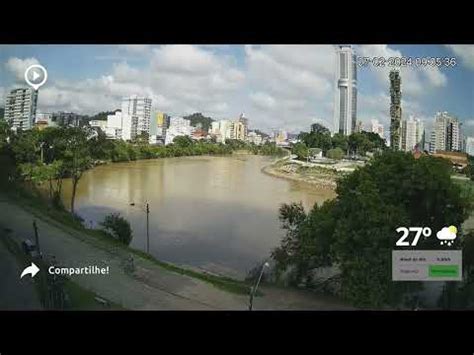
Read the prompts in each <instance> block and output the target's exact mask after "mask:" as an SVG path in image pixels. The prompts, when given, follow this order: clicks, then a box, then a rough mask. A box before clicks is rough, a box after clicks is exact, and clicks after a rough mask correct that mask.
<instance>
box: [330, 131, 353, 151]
mask: <svg viewBox="0 0 474 355" xmlns="http://www.w3.org/2000/svg"><path fill="white" fill-rule="evenodd" d="M331 143H332V148H340V149H342V151H343V152H344V153H348V150H349V142H348V138H347V136H345V135H343V134H341V133H336V134H335V135H334V136H333V137H332V142H331Z"/></svg>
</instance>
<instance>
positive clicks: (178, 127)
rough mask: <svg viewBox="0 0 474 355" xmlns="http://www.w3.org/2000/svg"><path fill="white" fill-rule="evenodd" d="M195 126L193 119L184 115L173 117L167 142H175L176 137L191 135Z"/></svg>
mask: <svg viewBox="0 0 474 355" xmlns="http://www.w3.org/2000/svg"><path fill="white" fill-rule="evenodd" d="M194 130H195V127H193V126H191V121H190V120H186V119H184V118H182V117H171V118H170V126H169V128H168V129H167V131H166V138H165V144H166V145H167V144H170V143H173V140H174V139H175V137H178V136H189V137H190V136H191V135H192V134H193V132H194Z"/></svg>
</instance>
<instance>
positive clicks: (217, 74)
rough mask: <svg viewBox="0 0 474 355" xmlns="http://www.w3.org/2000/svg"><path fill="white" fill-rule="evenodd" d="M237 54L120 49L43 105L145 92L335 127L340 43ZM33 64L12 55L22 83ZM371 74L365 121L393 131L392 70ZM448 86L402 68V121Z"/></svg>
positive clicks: (172, 106) (187, 107) (58, 85)
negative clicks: (111, 59) (111, 61)
mask: <svg viewBox="0 0 474 355" xmlns="http://www.w3.org/2000/svg"><path fill="white" fill-rule="evenodd" d="M231 50H232V51H231ZM234 50H235V48H233V47H232V46H227V47H225V48H223V47H221V46H219V47H216V46H193V45H166V46H137V45H133V46H120V48H119V50H116V51H115V54H116V55H118V57H117V58H120V59H118V60H116V62H115V63H114V64H112V65H111V66H110V68H109V69H108V70H106V71H104V72H103V73H102V75H100V76H96V77H93V78H89V79H84V80H78V81H67V80H61V79H60V78H55V77H52V76H50V78H49V79H48V82H47V83H46V85H45V86H44V87H42V88H41V90H40V96H39V105H40V107H39V108H40V110H42V111H54V110H71V111H78V112H83V113H95V112H98V111H104V110H111V109H115V108H118V107H120V100H121V98H122V97H123V96H128V95H132V94H138V95H147V96H150V97H151V98H152V100H153V106H154V107H155V108H156V109H159V110H164V111H166V112H168V113H170V114H172V115H184V114H188V113H192V112H196V111H200V112H202V113H203V114H207V115H210V116H212V117H215V118H218V119H220V118H233V117H237V115H238V114H239V113H240V112H245V113H246V115H247V116H248V117H249V119H250V124H251V127H252V128H263V129H266V130H269V129H273V128H285V129H288V130H291V131H300V130H308V129H309V126H310V124H311V123H313V122H316V121H319V122H322V123H323V124H324V125H325V126H326V127H328V128H330V129H331V128H332V121H333V103H334V86H335V85H334V80H335V78H334V69H335V68H334V66H335V51H334V47H333V46H330V45H264V46H245V47H244V50H243V54H244V58H243V61H237V58H236V57H235V52H234ZM356 51H357V55H361V56H385V57H389V56H402V53H400V52H399V51H395V50H393V49H392V48H390V47H388V46H384V45H380V46H378V45H377V46H373V45H371V46H357V47H356ZM112 52H113V51H112ZM231 53H233V55H231ZM112 54H113V53H112ZM137 58H139V59H140V60H139V61H136V60H135V59H137ZM33 62H37V60H36V59H35V58H27V59H24V58H23V59H20V58H10V59H9V60H8V61H7V62H6V65H5V69H6V70H8V71H9V72H12V73H14V74H15V76H16V77H17V79H19V80H21V82H23V72H24V69H26V67H27V66H28V65H30V64H33ZM144 62H145V63H146V64H145V65H144V64H143V63H144ZM137 63H140V66H138V64H137ZM361 70H364V69H360V70H359V74H360V71H361ZM365 70H368V71H370V72H369V73H364V75H362V77H363V78H364V81H365V83H363V84H366V85H365V86H364V85H360V84H361V82H360V80H361V75H359V82H360V84H359V94H358V119H361V120H362V121H363V122H370V120H371V119H374V118H376V119H379V120H380V121H381V122H382V123H383V124H384V126H385V128H386V130H388V127H389V106H390V100H389V96H388V91H389V87H388V85H389V80H388V72H389V69H387V68H385V69H376V68H371V69H365ZM365 74H367V75H365ZM446 84H447V79H446V76H445V74H444V73H442V72H441V71H439V70H438V69H428V68H426V69H402V92H403V101H402V107H403V116H404V117H408V115H411V114H414V115H417V116H418V117H427V116H428V115H427V114H426V113H425V112H424V110H423V109H422V107H421V106H420V105H419V102H420V101H419V100H421V99H423V98H424V99H426V98H427V97H428V95H429V93H431V92H432V91H433V90H436V89H438V88H442V87H444V86H446ZM0 93H1V92H0Z"/></svg>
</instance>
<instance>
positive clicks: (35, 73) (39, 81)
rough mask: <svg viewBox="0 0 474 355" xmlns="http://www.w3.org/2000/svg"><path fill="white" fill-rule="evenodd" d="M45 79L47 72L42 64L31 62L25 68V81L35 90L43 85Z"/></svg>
mask: <svg viewBox="0 0 474 355" xmlns="http://www.w3.org/2000/svg"><path fill="white" fill-rule="evenodd" d="M47 79H48V72H47V71H46V69H45V68H44V67H43V66H42V65H39V64H33V65H30V66H29V67H28V68H27V69H26V70H25V81H26V82H27V83H28V85H30V86H31V87H33V89H35V90H38V89H39V88H40V87H41V86H42V85H44V83H46V80H47Z"/></svg>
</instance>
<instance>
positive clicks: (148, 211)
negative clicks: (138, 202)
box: [146, 202, 150, 254]
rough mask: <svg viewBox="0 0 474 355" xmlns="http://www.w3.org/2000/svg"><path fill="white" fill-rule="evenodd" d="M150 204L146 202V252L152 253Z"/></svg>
mask: <svg viewBox="0 0 474 355" xmlns="http://www.w3.org/2000/svg"><path fill="white" fill-rule="evenodd" d="M149 216H150V205H149V204H148V202H147V204H146V252H147V254H150V218H149Z"/></svg>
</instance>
